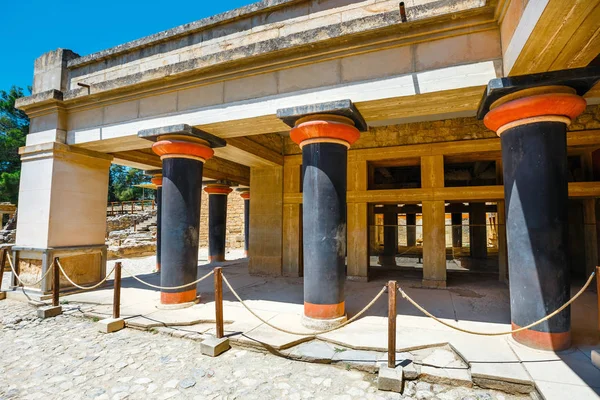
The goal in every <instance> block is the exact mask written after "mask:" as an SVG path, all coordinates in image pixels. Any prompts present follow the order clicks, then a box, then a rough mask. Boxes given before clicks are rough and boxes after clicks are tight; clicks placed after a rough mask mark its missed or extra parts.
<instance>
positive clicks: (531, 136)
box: [479, 69, 600, 350]
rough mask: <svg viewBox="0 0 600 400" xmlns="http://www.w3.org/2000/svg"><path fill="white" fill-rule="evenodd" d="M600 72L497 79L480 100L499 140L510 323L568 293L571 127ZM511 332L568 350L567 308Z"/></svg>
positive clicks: (528, 319) (522, 321) (553, 305)
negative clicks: (568, 170)
mask: <svg viewBox="0 0 600 400" xmlns="http://www.w3.org/2000/svg"><path fill="white" fill-rule="evenodd" d="M599 78H600V76H597V77H595V79H594V80H593V81H587V82H586V79H589V78H587V77H586V73H585V70H584V69H582V70H572V71H557V72H550V73H544V74H537V75H530V76H521V77H517V78H503V79H502V80H500V79H497V80H493V81H491V82H490V84H489V85H488V90H487V93H486V95H485V96H484V99H483V103H482V105H481V106H480V109H479V117H480V118H482V117H483V116H484V115H485V118H484V123H485V125H486V126H487V127H488V128H489V129H491V130H493V131H495V132H496V133H497V134H498V135H499V136H500V139H501V143H502V163H503V171H504V196H505V204H506V231H507V240H508V260H509V263H508V265H509V272H510V280H509V284H510V299H511V319H512V326H513V328H519V327H523V326H526V325H528V324H530V323H532V322H534V321H537V320H538V319H541V318H543V317H544V316H546V315H548V314H550V313H552V312H553V311H555V310H556V309H558V308H559V307H560V306H562V305H563V304H565V303H566V302H567V301H568V300H569V298H570V277H569V262H568V259H567V254H566V253H567V241H568V231H567V229H568V219H567V207H568V185H567V141H566V132H567V125H568V124H569V123H570V122H571V120H572V119H574V118H575V117H577V116H578V115H579V114H581V113H582V112H583V111H584V110H585V107H586V101H585V100H584V99H583V98H582V97H581V95H582V94H583V93H584V92H585V91H586V89H585V88H586V87H587V88H589V87H591V86H592V85H593V82H595V81H596V80H598V79H599ZM563 82H564V85H562V83H563ZM541 85H548V86H541ZM569 85H572V86H573V88H571V87H569ZM488 108H489V112H488ZM513 337H514V339H515V340H517V341H518V342H521V343H523V344H525V345H527V346H530V347H534V348H539V349H545V350H564V349H566V348H568V347H569V346H570V343H571V315H570V309H568V308H567V309H566V310H564V311H563V312H561V313H560V314H558V315H557V316H555V317H553V318H552V319H550V320H548V321H546V322H543V323H542V324H540V325H537V326H535V327H532V328H530V329H527V330H525V331H521V332H519V333H516V334H513Z"/></svg>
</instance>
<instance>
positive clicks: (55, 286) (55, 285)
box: [52, 257, 60, 307]
mask: <svg viewBox="0 0 600 400" xmlns="http://www.w3.org/2000/svg"><path fill="white" fill-rule="evenodd" d="M52 268H54V271H52V275H53V276H54V279H52V306H53V307H58V297H59V295H60V269H59V268H58V257H54V262H53V263H52Z"/></svg>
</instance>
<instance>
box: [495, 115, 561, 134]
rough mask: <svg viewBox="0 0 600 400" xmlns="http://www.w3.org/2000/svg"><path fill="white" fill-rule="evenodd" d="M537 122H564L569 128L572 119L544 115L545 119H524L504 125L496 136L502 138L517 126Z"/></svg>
mask: <svg viewBox="0 0 600 400" xmlns="http://www.w3.org/2000/svg"><path fill="white" fill-rule="evenodd" d="M536 122H562V123H563V124H565V125H567V126H569V125H571V118H569V117H563V116H562V115H544V116H543V117H531V118H524V119H520V120H518V121H513V122H509V123H508V124H505V125H502V126H501V127H500V128H498V130H497V131H496V134H497V135H498V136H500V135H502V134H503V133H504V132H505V131H506V130H508V129H511V128H516V127H517V126H521V125H527V124H534V123H536Z"/></svg>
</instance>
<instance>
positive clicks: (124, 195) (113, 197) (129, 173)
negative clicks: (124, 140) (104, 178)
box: [108, 164, 154, 201]
mask: <svg viewBox="0 0 600 400" xmlns="http://www.w3.org/2000/svg"><path fill="white" fill-rule="evenodd" d="M148 181H149V177H148V176H146V175H144V171H142V170H139V169H135V168H128V167H124V166H122V165H116V164H113V165H111V167H110V175H109V183H108V201H129V200H140V199H142V196H143V197H145V198H146V199H149V198H153V196H154V191H153V190H146V191H144V190H143V189H142V188H139V187H135V186H134V185H139V184H141V183H147V182H148Z"/></svg>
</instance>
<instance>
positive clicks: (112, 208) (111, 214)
mask: <svg viewBox="0 0 600 400" xmlns="http://www.w3.org/2000/svg"><path fill="white" fill-rule="evenodd" d="M113 215H115V204H114V203H113V202H112V201H111V202H110V216H111V217H112V216H113Z"/></svg>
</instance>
